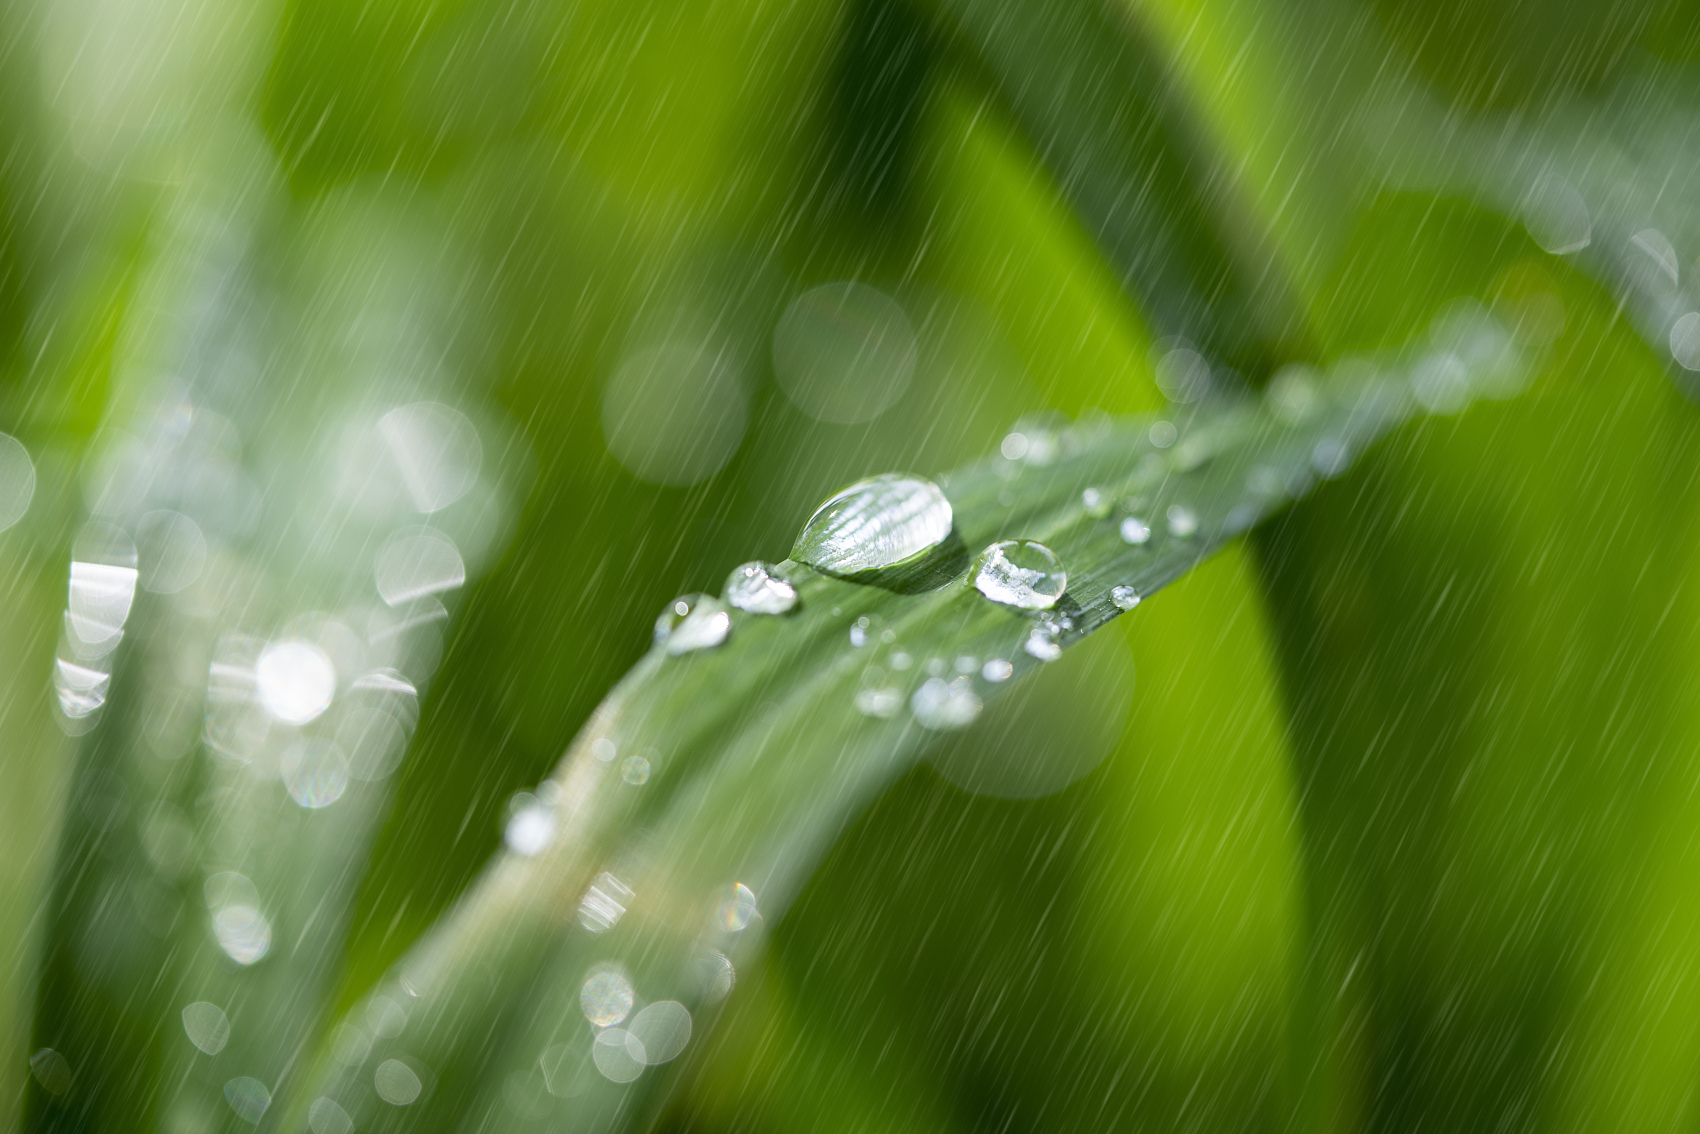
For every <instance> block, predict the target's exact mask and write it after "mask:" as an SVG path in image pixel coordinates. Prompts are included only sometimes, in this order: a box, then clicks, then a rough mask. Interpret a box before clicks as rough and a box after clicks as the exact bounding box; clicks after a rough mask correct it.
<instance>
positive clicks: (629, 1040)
mask: <svg viewBox="0 0 1700 1134" xmlns="http://www.w3.org/2000/svg"><path fill="white" fill-rule="evenodd" d="M591 1058H592V1059H593V1060H594V1061H595V1062H596V1069H597V1070H598V1071H600V1072H602V1076H603V1078H605V1079H608V1080H609V1081H611V1082H615V1083H630V1082H631V1081H633V1080H634V1079H636V1078H637V1077H638V1076H639V1075H642V1074H643V1069H644V1067H645V1066H646V1065H647V1064H648V1059H647V1058H646V1053H645V1052H644V1050H643V1041H642V1040H640V1039H638V1038H637V1037H636V1036H634V1035H632V1034H631V1033H630V1032H628V1031H626V1030H625V1029H624V1028H609V1029H608V1030H607V1031H605V1032H598V1033H597V1035H596V1040H595V1041H594V1043H593V1044H592V1046H591Z"/></svg>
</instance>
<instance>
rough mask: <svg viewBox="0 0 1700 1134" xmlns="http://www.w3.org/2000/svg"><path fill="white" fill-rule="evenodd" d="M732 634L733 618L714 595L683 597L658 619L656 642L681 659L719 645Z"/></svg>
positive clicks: (669, 605) (656, 621)
mask: <svg viewBox="0 0 1700 1134" xmlns="http://www.w3.org/2000/svg"><path fill="white" fill-rule="evenodd" d="M731 632H732V616H731V615H729V614H727V613H726V608H725V607H724V606H722V605H720V600H719V599H717V598H715V597H714V596H713V595H682V596H680V597H679V598H676V599H674V600H673V601H672V602H671V603H669V604H668V606H667V609H666V610H664V611H662V612H661V617H660V618H657V619H656V620H655V643H656V645H662V644H665V645H666V647H667V652H668V653H670V654H672V655H673V656H675V657H677V656H678V655H680V654H688V653H690V652H691V651H692V650H705V649H708V648H709V647H711V646H718V645H719V644H720V643H722V642H724V641H725V640H726V635H728V634H730V633H731Z"/></svg>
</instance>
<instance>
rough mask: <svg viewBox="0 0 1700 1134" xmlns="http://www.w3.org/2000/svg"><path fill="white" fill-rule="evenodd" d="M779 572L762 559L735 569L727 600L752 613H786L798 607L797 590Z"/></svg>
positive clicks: (728, 583)
mask: <svg viewBox="0 0 1700 1134" xmlns="http://www.w3.org/2000/svg"><path fill="white" fill-rule="evenodd" d="M778 570H779V569H778V568H777V567H775V566H774V565H773V564H771V563H763V562H762V561H761V560H759V559H758V560H753V561H751V562H749V563H745V564H744V565H742V566H741V567H736V568H734V569H733V571H732V574H731V575H730V576H729V577H728V578H727V580H726V601H727V602H729V603H731V604H732V605H733V606H735V607H737V608H738V609H739V610H747V611H749V612H750V613H751V614H784V613H785V612H786V611H788V610H790V609H791V608H793V607H795V606H796V605H797V588H796V587H794V586H792V585H791V584H790V583H788V582H786V581H785V580H784V579H781V578H780V577H779V576H778V575H777V574H776V573H775V572H777V571H778Z"/></svg>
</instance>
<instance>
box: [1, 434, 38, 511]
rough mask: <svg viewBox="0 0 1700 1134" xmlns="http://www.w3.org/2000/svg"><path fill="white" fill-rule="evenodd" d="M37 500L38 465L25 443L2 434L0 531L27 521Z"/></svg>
mask: <svg viewBox="0 0 1700 1134" xmlns="http://www.w3.org/2000/svg"><path fill="white" fill-rule="evenodd" d="M34 498H35V464H34V463H33V462H32V461H31V460H30V455H29V450H28V449H25V448H24V446H23V442H21V441H19V440H18V439H17V438H16V437H13V436H11V435H10V434H6V433H0V532H3V531H5V530H6V529H7V528H9V527H11V526H12V525H13V524H15V523H17V522H18V521H19V520H21V519H23V518H24V513H25V512H28V511H29V508H30V501H31V500H33V499H34Z"/></svg>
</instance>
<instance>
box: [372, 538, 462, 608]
mask: <svg viewBox="0 0 1700 1134" xmlns="http://www.w3.org/2000/svg"><path fill="white" fill-rule="evenodd" d="M372 575H373V579H374V580H375V581H376V583H377V585H378V594H379V596H380V597H381V598H382V599H383V600H384V602H385V603H387V604H388V605H390V606H401V605H402V604H403V603H408V602H412V601H413V600H414V599H416V598H419V597H421V596H423V595H431V594H437V593H439V592H442V591H451V590H454V589H455V588H456V587H459V586H461V585H462V584H464V583H465V582H466V563H465V562H464V561H463V560H462V559H461V557H460V550H459V549H458V548H457V547H455V545H454V541H453V540H451V539H450V538H449V537H448V536H446V535H444V534H443V533H442V532H437V531H431V530H429V529H425V528H409V529H407V530H406V531H403V532H398V533H396V534H395V535H393V536H391V537H390V539H389V540H388V542H386V543H385V544H384V546H383V547H381V548H379V549H378V556H377V559H376V560H375V561H374V563H373V566H372Z"/></svg>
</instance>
